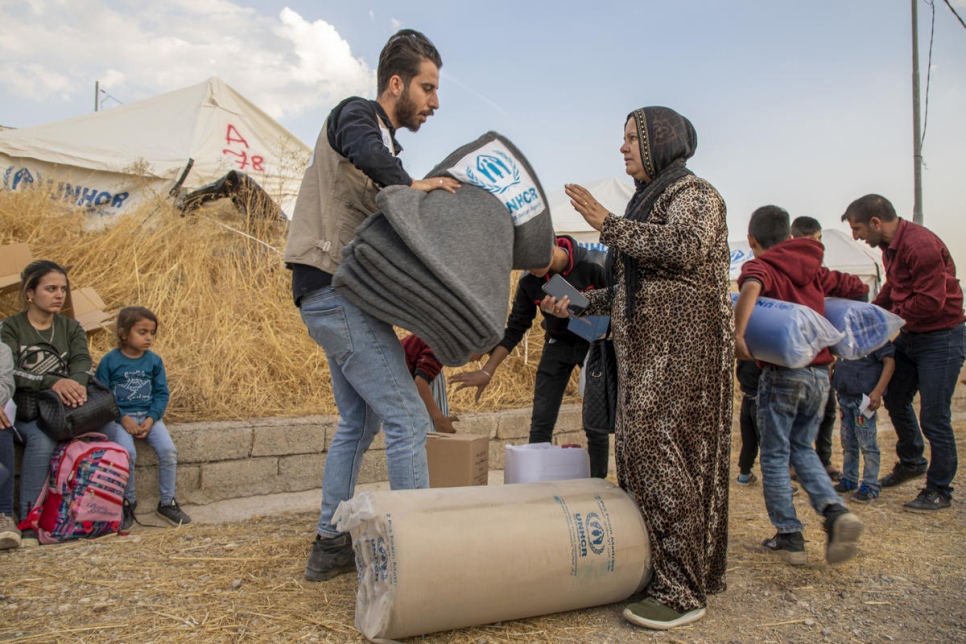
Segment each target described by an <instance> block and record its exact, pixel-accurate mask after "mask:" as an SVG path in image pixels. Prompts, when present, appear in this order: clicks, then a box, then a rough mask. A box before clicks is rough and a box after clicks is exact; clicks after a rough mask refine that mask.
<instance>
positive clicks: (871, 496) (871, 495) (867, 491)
mask: <svg viewBox="0 0 966 644" xmlns="http://www.w3.org/2000/svg"><path fill="white" fill-rule="evenodd" d="M878 498H879V493H878V492H877V491H875V490H873V489H872V488H870V487H869V486H868V485H866V484H865V483H863V484H862V485H860V486H859V489H858V491H857V492H856V493H855V494H853V495H852V500H853V501H858V502H859V503H872V502H873V501H875V500H876V499H878Z"/></svg>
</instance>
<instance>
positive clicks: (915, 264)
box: [875, 219, 966, 333]
mask: <svg viewBox="0 0 966 644" xmlns="http://www.w3.org/2000/svg"><path fill="white" fill-rule="evenodd" d="M882 262H883V263H884V264H885V269H886V283H885V285H883V287H882V290H881V291H879V295H878V296H877V297H876V298H875V304H878V305H879V306H881V307H882V308H884V309H886V310H887V311H892V312H893V313H895V314H896V315H898V316H899V317H901V318H902V319H903V320H905V321H906V326H905V327H904V328H903V330H904V331H912V332H915V333H928V332H929V331H941V330H945V329H952V328H953V327H955V326H956V325H958V324H960V323H961V322H963V320H964V319H966V317H964V315H963V289H962V287H961V286H960V284H959V280H958V279H956V265H955V264H954V263H953V258H952V257H950V255H949V249H948V248H946V245H945V244H944V243H943V242H942V240H941V239H939V237H937V236H936V235H935V233H933V232H932V231H931V230H929V229H928V228H925V227H923V226H920V225H919V224H915V223H913V222H911V221H906V220H904V219H900V220H899V228H898V230H896V234H895V237H893V238H892V241H891V242H890V243H889V245H888V246H885V247H884V248H882Z"/></svg>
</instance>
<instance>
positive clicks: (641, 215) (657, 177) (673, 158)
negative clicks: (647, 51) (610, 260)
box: [611, 107, 698, 319]
mask: <svg viewBox="0 0 966 644" xmlns="http://www.w3.org/2000/svg"><path fill="white" fill-rule="evenodd" d="M627 118H628V119H633V120H634V123H635V125H636V126H637V136H638V143H639V144H640V146H641V161H642V163H643V164H644V172H645V173H646V174H647V176H648V180H647V181H640V180H638V179H635V180H634V185H635V187H636V188H637V191H636V192H635V193H634V196H633V197H631V201H630V203H628V204H627V209H626V210H625V211H624V219H629V220H631V221H639V222H641V223H646V222H647V220H648V219H650V217H651V210H652V209H653V208H654V204H655V202H657V199H658V197H660V196H661V194H663V193H664V191H665V190H667V188H668V186H670V185H671V184H672V183H674V182H675V181H678V180H679V179H681V178H682V177H686V176H688V175H689V174H692V172H691V171H690V170H688V169H687V167H686V165H685V162H686V161H687V160H688V159H689V158H691V156H692V155H693V154H694V150H695V148H696V147H697V146H698V134H697V132H695V131H694V126H693V125H691V121H689V120H688V119H686V118H684V117H683V116H681V115H680V114H678V113H677V112H675V111H674V110H672V109H671V108H669V107H642V108H641V109H639V110H634V111H633V112H631V113H630V114H628V115H627ZM615 250H616V249H615ZM616 259H619V260H621V261H622V262H623V264H624V286H625V287H626V290H627V308H626V310H625V315H626V317H627V319H631V317H632V316H633V314H634V305H635V303H636V298H637V289H638V287H639V285H640V277H641V269H640V267H639V266H638V264H637V260H636V259H634V258H633V257H631V256H629V255H627V254H626V253H623V252H621V251H620V250H616V257H615V260H616ZM611 279H613V274H612V278H611ZM612 292H613V291H612Z"/></svg>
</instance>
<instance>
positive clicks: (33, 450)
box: [14, 420, 57, 519]
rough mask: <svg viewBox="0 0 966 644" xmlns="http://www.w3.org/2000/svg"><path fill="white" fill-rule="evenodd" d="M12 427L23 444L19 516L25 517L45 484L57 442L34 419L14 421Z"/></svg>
mask: <svg viewBox="0 0 966 644" xmlns="http://www.w3.org/2000/svg"><path fill="white" fill-rule="evenodd" d="M14 427H16V428H17V433H18V434H19V435H20V440H21V442H23V444H24V450H23V460H22V461H21V462H20V518H21V519H25V518H26V517H27V513H29V512H30V508H32V507H33V504H34V502H35V501H36V500H37V497H38V496H39V495H40V491H41V490H43V489H44V485H46V484H47V473H48V472H49V471H50V457H51V456H53V454H54V448H55V447H56V446H57V443H55V442H54V441H53V440H52V439H51V438H50V436H48V435H47V434H46V433H45V432H44V430H42V429H40V427H39V426H38V425H37V421H36V420H32V421H29V422H23V421H16V422H14Z"/></svg>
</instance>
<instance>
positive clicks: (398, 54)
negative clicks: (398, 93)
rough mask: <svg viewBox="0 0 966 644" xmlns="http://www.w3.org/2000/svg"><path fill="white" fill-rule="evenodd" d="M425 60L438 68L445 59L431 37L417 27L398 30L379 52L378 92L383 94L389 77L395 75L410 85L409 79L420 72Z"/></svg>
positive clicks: (404, 83)
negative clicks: (440, 55) (420, 31)
mask: <svg viewBox="0 0 966 644" xmlns="http://www.w3.org/2000/svg"><path fill="white" fill-rule="evenodd" d="M424 60H428V61H429V62H431V63H433V64H434V65H436V67H437V68H440V67H442V66H443V59H442V58H440V57H439V52H438V51H436V46H435V45H433V43H432V42H431V41H430V40H429V38H427V37H426V36H424V35H423V34H421V33H419V32H418V31H416V30H415V29H400V30H399V31H397V32H396V35H395V36H393V37H392V38H390V39H389V42H387V43H386V46H385V47H383V48H382V53H380V54H379V68H378V71H377V72H376V78H377V79H378V85H377V88H376V94H377V95H382V93H383V92H384V91H386V89H387V88H388V87H389V79H390V78H392V77H393V76H399V77H400V78H402V80H403V85H405V86H408V85H409V81H411V80H412V79H413V78H415V77H416V75H417V74H419V66H420V65H421V64H422V62H423V61H424Z"/></svg>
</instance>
